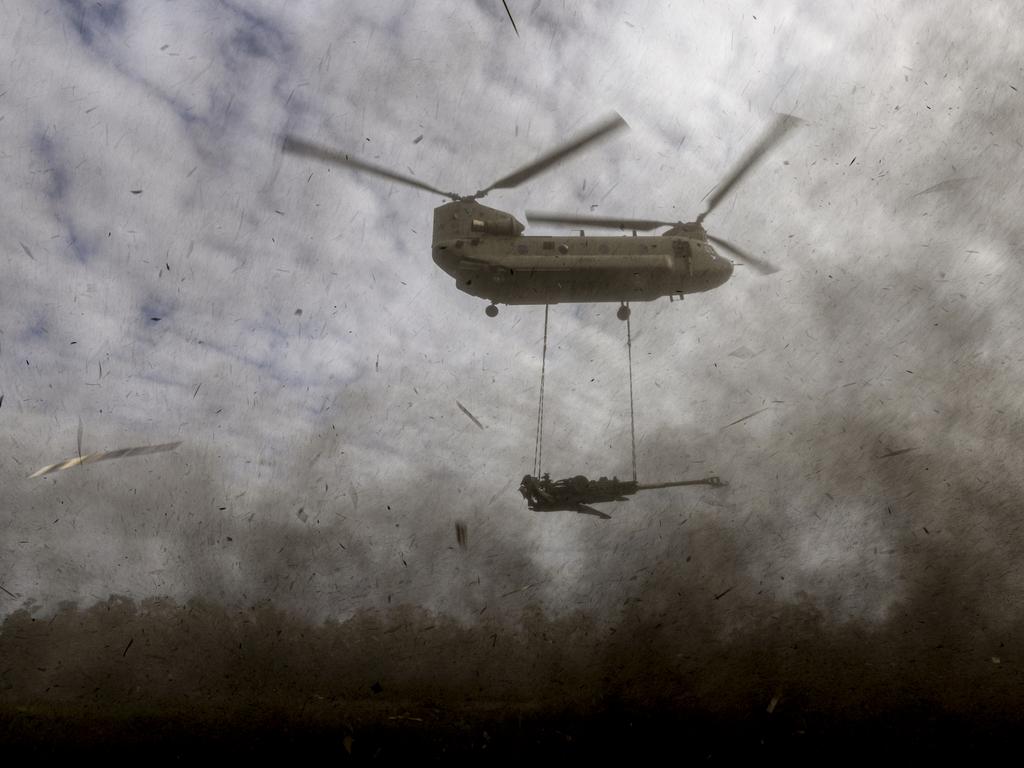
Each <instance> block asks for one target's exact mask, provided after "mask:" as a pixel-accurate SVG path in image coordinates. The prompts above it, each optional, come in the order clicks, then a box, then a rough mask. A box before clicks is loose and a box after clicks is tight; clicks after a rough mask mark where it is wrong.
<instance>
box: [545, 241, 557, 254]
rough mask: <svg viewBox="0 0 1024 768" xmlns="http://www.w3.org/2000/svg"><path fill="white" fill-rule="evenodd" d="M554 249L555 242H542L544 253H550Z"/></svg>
mask: <svg viewBox="0 0 1024 768" xmlns="http://www.w3.org/2000/svg"><path fill="white" fill-rule="evenodd" d="M554 248H555V241H554V240H545V241H544V250H545V251H552V250H554Z"/></svg>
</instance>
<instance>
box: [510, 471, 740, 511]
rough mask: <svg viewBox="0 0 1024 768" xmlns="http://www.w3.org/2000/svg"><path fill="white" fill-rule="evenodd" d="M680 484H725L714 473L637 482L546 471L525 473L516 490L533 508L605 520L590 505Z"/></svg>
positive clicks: (717, 486)
mask: <svg viewBox="0 0 1024 768" xmlns="http://www.w3.org/2000/svg"><path fill="white" fill-rule="evenodd" d="M681 485H710V486H712V487H715V488H719V487H722V486H724V485H727V483H725V482H723V481H722V480H721V479H719V478H718V477H715V476H711V477H706V478H703V479H701V480H677V481H674V482H670V483H638V482H637V481H636V480H619V479H618V478H617V477H613V478H611V479H610V480H609V479H608V478H607V477H602V478H600V479H599V480H590V479H588V478H587V477H586V476H584V475H576V476H575V477H568V478H565V479H564V480H552V479H551V477H550V476H549V475H547V474H545V475H543V476H541V477H533V476H532V475H524V476H523V480H522V482H521V483H520V484H519V492H520V493H521V494H522V495H523V498H524V499H526V503H527V506H528V507H529V508H530V509H532V510H535V511H541V512H557V511H563V510H564V511H568V512H579V513H581V514H588V515H597V516H598V517H601V518H604V519H606V520H607V519H608V518H609V516H608V515H606V514H605V513H603V512H599V511H598V510H596V509H594V508H592V507H590V506H589V505H590V504H601V503H604V502H609V501H629V499H628V498H627V497H629V496H632V495H633V494H634V493H636V492H637V491H647V490H653V489H655V488H675V487H676V486H681Z"/></svg>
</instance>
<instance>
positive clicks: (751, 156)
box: [697, 114, 799, 224]
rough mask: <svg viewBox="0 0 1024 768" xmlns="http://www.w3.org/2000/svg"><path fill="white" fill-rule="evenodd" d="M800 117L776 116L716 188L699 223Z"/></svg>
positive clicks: (698, 218)
mask: <svg viewBox="0 0 1024 768" xmlns="http://www.w3.org/2000/svg"><path fill="white" fill-rule="evenodd" d="M798 121H799V118H796V117H793V116H792V115H785V114H781V115H779V116H778V117H777V118H775V122H774V123H772V126H771V127H770V128H769V129H768V130H767V131H765V133H764V135H763V136H762V137H761V140H760V141H758V142H757V144H755V145H754V146H753V147H752V148H751V149H750V150H749V151H748V152H747V154H746V155H744V156H743V159H742V160H740V162H739V164H738V165H737V166H736V168H735V169H734V170H733V172H732V173H731V174H730V175H729V176H727V177H726V179H725V181H723V182H722V184H720V185H719V187H718V189H717V190H715V194H713V195H712V196H711V199H710V200H709V201H708V205H707V208H705V209H704V213H702V214H701V215H700V216H698V217H697V223H698V224H699V223H700V222H702V221H703V220H704V217H705V216H707V215H708V214H709V213H711V212H712V211H713V210H714V209H715V207H716V206H717V205H718V204H719V203H720V202H722V200H724V199H725V197H726V195H728V194H729V192H730V191H732V188H733V187H735V186H736V185H737V184H738V183H739V182H740V180H741V179H742V178H743V177H744V176H746V175H747V172H748V171H749V170H750V169H751V168H753V167H754V165H756V164H757V161H758V160H760V159H761V158H762V157H763V156H764V155H765V153H766V152H768V150H769V149H771V148H772V147H773V146H775V144H777V143H778V142H779V141H781V140H782V138H783V137H784V136H785V135H786V134H787V133H788V132H789V130H790V129H791V128H793V127H795V126H796V124H797V122H798Z"/></svg>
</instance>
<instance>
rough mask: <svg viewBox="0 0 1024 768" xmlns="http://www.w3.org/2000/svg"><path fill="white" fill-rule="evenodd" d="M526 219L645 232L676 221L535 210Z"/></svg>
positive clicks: (546, 222)
mask: <svg viewBox="0 0 1024 768" xmlns="http://www.w3.org/2000/svg"><path fill="white" fill-rule="evenodd" d="M526 220H527V221H528V222H530V223H531V224H533V223H534V222H538V223H543V224H568V225H577V224H585V225H589V226H591V227H609V228H612V229H636V230H640V231H644V232H645V231H647V230H650V229H657V228H658V227H671V226H673V225H674V224H675V223H676V222H672V221H655V220H654V219H615V218H607V217H602V216H579V215H577V214H573V213H537V212H535V211H527V212H526Z"/></svg>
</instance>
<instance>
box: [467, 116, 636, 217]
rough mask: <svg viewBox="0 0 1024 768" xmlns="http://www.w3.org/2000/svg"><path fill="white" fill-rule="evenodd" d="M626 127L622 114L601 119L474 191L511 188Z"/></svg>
mask: <svg viewBox="0 0 1024 768" xmlns="http://www.w3.org/2000/svg"><path fill="white" fill-rule="evenodd" d="M625 127H628V126H627V124H626V121H625V120H623V119H622V116H621V115H619V114H618V113H615V114H613V115H612V116H610V117H608V118H606V119H605V120H603V121H602V122H601V123H600V124H598V125H597V126H595V127H594V128H592V129H590V130H589V131H587V132H586V133H584V134H583V135H581V136H578V137H577V138H575V139H573V140H572V141H570V142H569V143H567V144H564V145H563V146H561V147H558V148H557V149H553V150H551V151H550V152H548V153H546V154H544V155H541V156H540V157H539V158H537V159H536V160H534V161H533V162H532V163H530V164H529V165H525V166H523V167H522V168H520V169H519V170H517V171H515V172H514V173H510V174H509V175H508V176H505V177H504V178H502V179H499V180H498V181H496V182H494V183H493V184H491V186H489V187H487V188H486V189H482V190H480V191H479V192H477V193H476V197H483V196H484V195H486V194H487V193H488V192H490V191H491V190H492V189H511V188H512V187H516V186H518V185H520V184H522V183H523V182H524V181H526V180H527V179H530V178H533V177H534V176H536V175H537V174H538V173H540V172H541V171H544V170H547V169H548V168H550V167H551V166H552V165H554V164H555V163H557V162H559V161H560V160H563V159H565V158H566V157H568V156H569V155H571V154H573V153H574V152H578V151H579V150H581V149H583V147H585V146H586V145H587V144H590V143H591V142H594V141H597V140H598V139H600V138H601V137H603V136H605V135H607V134H609V133H611V132H612V131H616V130H618V129H620V128H625Z"/></svg>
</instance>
